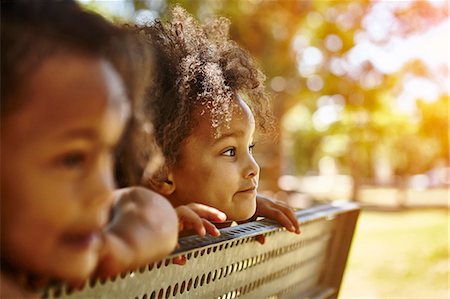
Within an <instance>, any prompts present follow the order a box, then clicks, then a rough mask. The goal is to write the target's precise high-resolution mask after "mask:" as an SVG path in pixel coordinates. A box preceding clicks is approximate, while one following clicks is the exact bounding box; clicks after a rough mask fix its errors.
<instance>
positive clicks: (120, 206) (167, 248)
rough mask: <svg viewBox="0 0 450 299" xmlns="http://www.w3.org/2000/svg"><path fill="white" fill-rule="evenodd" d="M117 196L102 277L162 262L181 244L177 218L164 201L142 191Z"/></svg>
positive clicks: (124, 191)
mask: <svg viewBox="0 0 450 299" xmlns="http://www.w3.org/2000/svg"><path fill="white" fill-rule="evenodd" d="M115 196H116V204H115V205H114V207H113V211H112V212H113V215H112V219H111V222H110V224H109V225H108V227H107V228H106V229H105V233H104V238H103V240H104V244H103V248H102V251H101V259H100V262H99V265H98V267H97V271H96V272H97V273H96V274H97V275H98V276H100V277H108V276H112V275H115V274H118V273H121V272H124V271H128V270H131V269H135V268H138V267H140V266H143V265H146V264H149V263H152V262H154V261H157V260H160V259H162V258H164V257H165V256H166V255H168V254H169V253H170V252H171V251H172V250H173V249H174V248H175V246H176V243H177V237H178V220H177V215H176V213H175V211H174V209H173V208H172V206H171V205H170V203H169V202H168V201H167V200H166V199H165V198H164V197H162V196H160V195H158V194H157V193H155V192H153V191H150V190H148V189H145V188H141V187H131V188H125V189H120V190H117V191H116V192H115Z"/></svg>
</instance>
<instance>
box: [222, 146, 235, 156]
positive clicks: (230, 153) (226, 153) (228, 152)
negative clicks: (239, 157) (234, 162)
mask: <svg viewBox="0 0 450 299" xmlns="http://www.w3.org/2000/svg"><path fill="white" fill-rule="evenodd" d="M222 155H224V156H228V157H234V156H236V149H235V148H230V149H227V150H226V151H224V152H223V153H222Z"/></svg>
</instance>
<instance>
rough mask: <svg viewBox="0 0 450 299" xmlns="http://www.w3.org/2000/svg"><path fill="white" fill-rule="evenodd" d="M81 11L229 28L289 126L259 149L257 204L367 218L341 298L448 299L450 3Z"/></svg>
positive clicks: (224, 4)
mask: <svg viewBox="0 0 450 299" xmlns="http://www.w3.org/2000/svg"><path fill="white" fill-rule="evenodd" d="M80 2H81V3H82V5H83V6H85V7H86V8H88V9H91V10H94V11H96V12H98V13H100V14H102V15H104V16H106V17H107V18H109V19H111V20H113V21H114V22H118V23H124V22H134V23H138V24H145V23H148V22H152V21H153V20H154V19H155V18H163V19H164V18H166V17H167V14H168V11H169V9H170V7H171V6H173V5H175V4H180V5H181V6H183V7H184V8H186V9H187V10H188V11H189V12H191V13H192V14H193V15H195V16H196V18H198V19H199V20H204V19H206V18H208V17H210V16H212V15H221V16H226V17H228V18H229V19H230V20H231V32H230V35H231V37H232V38H233V39H234V40H236V41H237V42H238V43H239V44H240V45H241V46H242V47H244V48H246V49H247V50H248V51H249V52H250V53H251V54H252V55H253V56H254V57H255V58H256V59H257V61H258V62H259V63H260V65H261V66H262V68H263V70H264V72H265V74H266V75H267V86H268V89H269V90H270V92H272V94H273V111H274V114H275V116H276V117H277V119H278V123H277V134H275V136H262V137H261V138H260V140H259V141H258V143H257V149H255V152H256V153H255V155H256V157H257V159H258V162H259V164H260V166H261V169H262V176H261V186H260V191H261V192H263V193H266V194H268V195H270V196H273V197H276V198H278V199H281V200H286V201H288V202H289V203H290V204H292V205H293V206H295V207H298V208H306V207H308V206H311V205H313V204H317V203H319V202H330V201H336V200H353V201H357V202H359V203H360V205H361V207H362V213H361V216H360V219H359V223H358V226H357V230H356V233H355V237H354V240H353V245H352V249H351V253H350V258H349V261H348V264H347V270H346V273H345V276H344V281H343V284H342V289H341V293H340V298H450V293H449V288H450V280H449V267H450V262H449V261H450V259H449V220H450V218H449V201H450V198H449V197H450V191H449V186H450V164H449V158H450V157H449V109H450V106H449V93H450V82H449V61H450V58H449V55H450V54H449V53H450V20H449V3H448V1H445V0H443V1H427V0H420V1H325V0H322V1H317V0H300V1H295V0H286V1H280V0H279V1H276V0H209V1H206V0H204V1H200V0H185V1H171V0H147V1H120V0H115V1H95V0H83V1H80Z"/></svg>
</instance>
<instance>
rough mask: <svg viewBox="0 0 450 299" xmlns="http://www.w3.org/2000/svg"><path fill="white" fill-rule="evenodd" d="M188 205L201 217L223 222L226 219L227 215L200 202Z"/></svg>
mask: <svg viewBox="0 0 450 299" xmlns="http://www.w3.org/2000/svg"><path fill="white" fill-rule="evenodd" d="M188 206H189V207H190V208H191V209H192V210H193V211H194V212H196V213H197V214H198V215H199V216H200V217H202V218H205V219H208V220H211V221H215V222H223V221H225V220H227V215H225V213H223V212H222V211H219V210H218V209H216V208H213V207H210V206H207V205H204V204H200V203H190V204H189V205H188Z"/></svg>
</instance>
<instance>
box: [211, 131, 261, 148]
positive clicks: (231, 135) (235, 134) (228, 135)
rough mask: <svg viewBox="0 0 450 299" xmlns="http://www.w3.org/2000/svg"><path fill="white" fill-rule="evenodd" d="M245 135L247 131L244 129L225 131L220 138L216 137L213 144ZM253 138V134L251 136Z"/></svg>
mask: <svg viewBox="0 0 450 299" xmlns="http://www.w3.org/2000/svg"><path fill="white" fill-rule="evenodd" d="M244 135H245V132H244V131H243V130H236V131H234V132H231V133H225V134H221V135H220V137H219V138H215V139H214V142H213V145H215V144H217V143H219V142H221V141H222V140H225V139H227V138H239V137H242V136H244ZM251 138H252V139H253V134H252V136H251Z"/></svg>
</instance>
